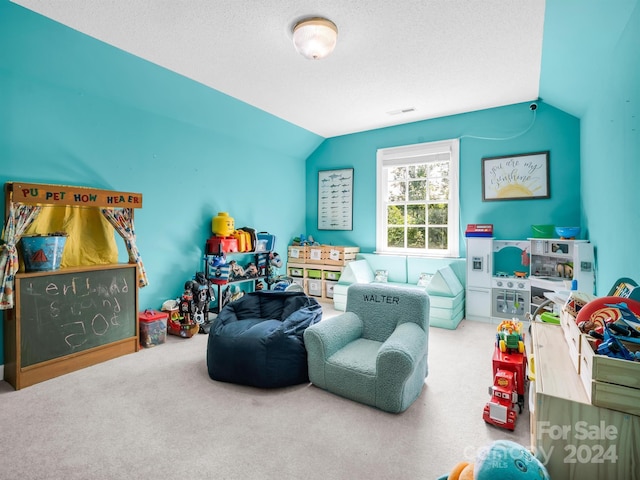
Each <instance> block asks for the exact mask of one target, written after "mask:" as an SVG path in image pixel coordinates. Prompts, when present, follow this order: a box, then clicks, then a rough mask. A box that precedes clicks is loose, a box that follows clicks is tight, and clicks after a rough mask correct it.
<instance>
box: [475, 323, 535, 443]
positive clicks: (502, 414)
mask: <svg viewBox="0 0 640 480" xmlns="http://www.w3.org/2000/svg"><path fill="white" fill-rule="evenodd" d="M521 330H522V324H521V323H520V322H518V321H515V320H508V321H504V322H502V323H501V324H500V325H499V326H498V334H497V335H496V343H495V346H494V352H493V361H492V364H493V385H492V386H491V387H489V395H491V399H490V400H489V402H487V404H486V405H485V407H484V410H483V414H482V418H483V419H484V421H485V422H487V423H490V424H492V425H495V426H497V427H502V428H506V429H508V430H514V429H515V428H516V419H517V417H518V413H522V409H523V408H524V398H525V397H524V394H525V389H526V376H525V375H526V369H527V356H526V353H525V351H524V334H522V333H521ZM509 337H514V338H510V340H511V341H507V340H506V338H509ZM508 344H510V345H514V346H513V347H511V346H509V347H508V348H507V345H508ZM516 405H517V407H518V412H516Z"/></svg>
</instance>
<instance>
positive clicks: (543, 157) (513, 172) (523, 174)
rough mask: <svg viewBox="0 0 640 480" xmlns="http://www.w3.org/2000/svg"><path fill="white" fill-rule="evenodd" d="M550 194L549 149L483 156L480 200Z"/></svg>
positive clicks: (536, 196)
mask: <svg viewBox="0 0 640 480" xmlns="http://www.w3.org/2000/svg"><path fill="white" fill-rule="evenodd" d="M549 197H550V192H549V152H548V151H547V152H536V153H523V154H520V155H511V156H504V157H489V158H483V159H482V201H484V202H487V201H494V200H525V199H537V198H549Z"/></svg>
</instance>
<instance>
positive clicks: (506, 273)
mask: <svg viewBox="0 0 640 480" xmlns="http://www.w3.org/2000/svg"><path fill="white" fill-rule="evenodd" d="M467 259H468V262H467V297H466V309H467V315H466V317H467V318H468V319H471V320H479V321H499V320H501V319H512V318H517V319H519V320H527V319H528V314H532V313H534V312H536V310H537V309H538V307H539V306H540V305H542V304H543V303H545V301H546V300H547V298H546V297H545V292H559V291H567V292H568V291H569V290H571V289H577V290H580V291H584V292H587V293H593V290H594V271H593V245H592V244H591V243H589V242H588V241H586V240H573V239H571V240H565V239H551V238H546V239H543V238H529V239H526V240H498V239H495V238H493V237H491V238H486V237H485V238H482V237H467ZM549 308H553V305H551V306H550V307H549ZM538 313H540V312H538Z"/></svg>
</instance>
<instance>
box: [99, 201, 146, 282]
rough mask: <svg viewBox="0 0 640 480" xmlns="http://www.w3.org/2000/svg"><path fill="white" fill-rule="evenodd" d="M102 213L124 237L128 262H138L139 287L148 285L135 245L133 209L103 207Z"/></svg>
mask: <svg viewBox="0 0 640 480" xmlns="http://www.w3.org/2000/svg"><path fill="white" fill-rule="evenodd" d="M102 215H104V217H105V218H106V219H107V220H109V223H111V225H113V227H114V228H115V229H116V230H117V232H118V233H119V234H120V236H121V237H122V238H123V239H124V243H125V245H126V246H127V252H129V262H130V263H137V264H138V286H139V287H140V288H142V287H146V286H147V285H149V281H148V279H147V272H146V271H145V269H144V264H143V263H142V257H141V256H140V252H139V251H138V247H137V246H136V233H135V231H134V228H133V209H132V208H119V209H113V208H103V209H102Z"/></svg>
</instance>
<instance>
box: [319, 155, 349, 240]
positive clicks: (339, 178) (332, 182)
mask: <svg viewBox="0 0 640 480" xmlns="http://www.w3.org/2000/svg"><path fill="white" fill-rule="evenodd" d="M318 230H353V168H344V169H342V170H323V171H320V172H318Z"/></svg>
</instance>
